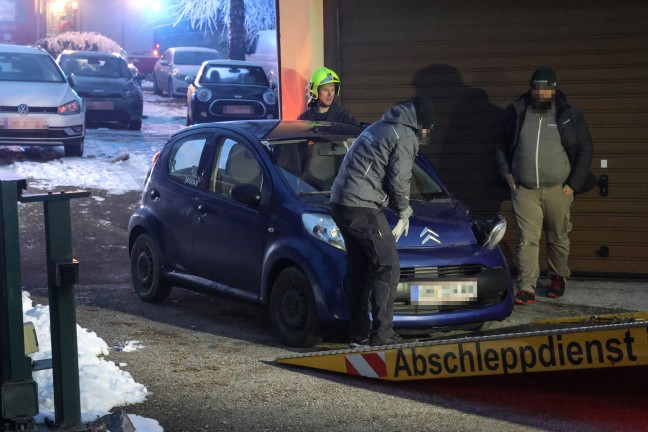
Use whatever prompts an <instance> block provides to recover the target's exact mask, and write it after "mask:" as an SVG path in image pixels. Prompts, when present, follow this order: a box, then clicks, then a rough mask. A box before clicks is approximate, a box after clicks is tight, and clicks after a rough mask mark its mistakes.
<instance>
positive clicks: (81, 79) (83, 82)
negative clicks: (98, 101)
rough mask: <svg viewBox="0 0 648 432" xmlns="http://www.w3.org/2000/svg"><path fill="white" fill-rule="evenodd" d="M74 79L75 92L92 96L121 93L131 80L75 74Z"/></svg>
mask: <svg viewBox="0 0 648 432" xmlns="http://www.w3.org/2000/svg"><path fill="white" fill-rule="evenodd" d="M74 80H75V82H76V86H75V87H74V89H75V90H76V91H77V92H79V93H86V94H90V95H93V96H102V95H108V94H111V93H123V91H124V90H125V89H126V88H127V87H128V86H129V85H130V83H131V80H129V79H126V78H106V77H86V76H77V75H75V76H74Z"/></svg>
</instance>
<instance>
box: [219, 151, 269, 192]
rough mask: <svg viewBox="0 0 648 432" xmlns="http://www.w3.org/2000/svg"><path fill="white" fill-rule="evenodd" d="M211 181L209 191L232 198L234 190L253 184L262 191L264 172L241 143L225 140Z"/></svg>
mask: <svg viewBox="0 0 648 432" xmlns="http://www.w3.org/2000/svg"><path fill="white" fill-rule="evenodd" d="M213 166H214V168H213V169H212V173H211V176H210V180H209V191H210V192H214V193H216V194H218V195H221V196H223V197H227V198H230V196H231V192H232V188H234V187H235V186H238V185H240V184H251V185H253V186H256V187H257V188H259V190H261V186H262V185H263V171H262V170H261V167H260V166H259V163H258V162H257V160H256V158H255V157H254V155H253V154H252V153H251V152H250V150H249V149H248V148H247V147H245V146H244V145H243V144H241V143H240V142H237V141H236V140H234V139H232V138H224V139H223V141H222V143H221V145H220V148H219V151H218V154H217V155H216V160H215V161H214V165H213Z"/></svg>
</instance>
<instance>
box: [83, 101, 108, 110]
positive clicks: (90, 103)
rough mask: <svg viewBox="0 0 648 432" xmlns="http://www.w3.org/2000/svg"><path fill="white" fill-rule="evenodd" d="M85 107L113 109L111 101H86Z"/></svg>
mask: <svg viewBox="0 0 648 432" xmlns="http://www.w3.org/2000/svg"><path fill="white" fill-rule="evenodd" d="M86 108H88V109H91V110H111V109H113V103H112V102H110V101H88V102H87V103H86Z"/></svg>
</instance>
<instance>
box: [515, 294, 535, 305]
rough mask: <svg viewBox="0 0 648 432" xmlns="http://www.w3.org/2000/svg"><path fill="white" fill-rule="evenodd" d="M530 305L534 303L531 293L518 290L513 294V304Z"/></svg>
mask: <svg viewBox="0 0 648 432" xmlns="http://www.w3.org/2000/svg"><path fill="white" fill-rule="evenodd" d="M531 303H535V294H533V293H532V292H531V291H526V290H520V291H518V292H517V294H515V304H517V305H528V304H531Z"/></svg>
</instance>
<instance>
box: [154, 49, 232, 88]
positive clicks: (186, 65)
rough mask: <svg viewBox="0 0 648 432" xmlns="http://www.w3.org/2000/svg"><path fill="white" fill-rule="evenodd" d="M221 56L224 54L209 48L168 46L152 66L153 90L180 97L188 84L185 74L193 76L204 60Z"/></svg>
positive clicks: (220, 57)
mask: <svg viewBox="0 0 648 432" xmlns="http://www.w3.org/2000/svg"><path fill="white" fill-rule="evenodd" d="M223 58H225V56H224V55H223V54H222V53H220V52H219V51H217V50H215V49H211V48H200V47H175V48H169V49H167V50H166V51H164V53H163V54H162V55H161V56H160V59H159V60H158V61H157V62H155V66H154V67H153V77H152V80H153V92H154V93H155V94H158V95H161V94H162V93H163V92H166V93H167V95H168V96H169V97H182V96H184V95H185V94H186V93H187V87H188V86H189V84H187V82H186V81H185V78H186V77H187V76H194V77H195V76H196V75H197V74H198V69H200V65H201V64H202V63H203V62H204V61H206V60H211V59H223Z"/></svg>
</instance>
